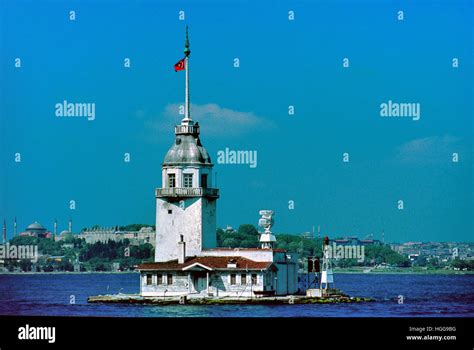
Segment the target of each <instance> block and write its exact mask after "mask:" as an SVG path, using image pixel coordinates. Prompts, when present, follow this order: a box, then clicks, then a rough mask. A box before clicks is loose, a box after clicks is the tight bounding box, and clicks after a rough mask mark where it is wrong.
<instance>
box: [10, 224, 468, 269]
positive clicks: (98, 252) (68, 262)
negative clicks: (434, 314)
mask: <svg viewBox="0 0 474 350" xmlns="http://www.w3.org/2000/svg"><path fill="white" fill-rule="evenodd" d="M143 226H152V225H138V224H132V225H128V226H124V227H123V228H133V229H140V228H141V227H143ZM216 233H217V245H218V246H219V247H230V248H237V247H241V248H255V247H259V245H260V244H259V232H258V230H257V229H256V228H255V226H253V225H251V224H243V225H240V226H239V227H238V229H237V230H223V229H220V228H219V229H217V232H216ZM276 238H277V241H276V246H275V247H276V248H279V249H285V250H287V251H290V252H296V253H298V254H299V256H300V257H302V258H303V259H301V264H300V265H301V267H303V260H304V258H305V257H321V256H322V245H323V239H322V238H310V237H304V236H301V235H294V234H284V233H281V234H276ZM9 243H10V245H37V246H38V251H39V252H40V254H41V256H42V258H40V259H39V260H38V262H37V263H33V262H31V261H29V260H6V262H5V267H6V268H7V269H9V270H10V271H14V270H15V269H16V270H18V269H20V270H22V271H31V270H36V271H45V272H47V271H75V270H76V271H77V269H79V270H80V271H111V270H120V271H127V270H133V269H134V268H135V267H136V265H138V264H140V263H143V262H152V261H153V259H154V248H153V246H152V245H151V244H149V243H145V244H140V245H130V241H129V240H128V239H123V240H121V241H112V240H110V241H108V242H96V243H93V244H89V243H86V242H85V240H84V239H80V238H77V236H74V235H69V236H67V237H63V239H62V240H61V241H55V240H53V239H49V238H40V237H31V236H17V237H14V238H12V239H11V240H10V242H9ZM364 249H365V252H364V253H365V259H364V261H357V260H356V259H340V260H336V261H334V265H335V266H338V267H343V268H344V267H352V266H375V265H380V264H386V265H389V266H396V267H408V266H411V262H410V260H409V259H408V258H407V257H405V256H402V255H400V254H398V253H397V252H395V251H393V250H392V249H391V248H390V246H388V245H384V244H380V245H366V246H365V248H364ZM75 265H76V266H75ZM414 265H418V266H428V267H440V264H439V262H434V261H433V260H432V259H420V260H419V261H418V262H416V263H415V264H414ZM451 267H454V268H458V269H461V270H462V269H467V270H472V269H473V268H474V266H473V262H466V261H463V260H459V259H458V260H454V261H453V262H451Z"/></svg>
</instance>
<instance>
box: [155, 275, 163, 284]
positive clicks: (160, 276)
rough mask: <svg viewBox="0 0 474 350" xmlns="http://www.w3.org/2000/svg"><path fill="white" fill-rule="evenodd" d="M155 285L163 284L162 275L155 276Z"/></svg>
mask: <svg viewBox="0 0 474 350" xmlns="http://www.w3.org/2000/svg"><path fill="white" fill-rule="evenodd" d="M156 284H163V275H162V274H161V273H159V274H158V275H157V276H156Z"/></svg>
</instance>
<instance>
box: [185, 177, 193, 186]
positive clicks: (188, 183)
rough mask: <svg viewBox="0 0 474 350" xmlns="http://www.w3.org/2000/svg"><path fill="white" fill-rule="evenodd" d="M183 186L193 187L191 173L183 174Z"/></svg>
mask: <svg viewBox="0 0 474 350" xmlns="http://www.w3.org/2000/svg"><path fill="white" fill-rule="evenodd" d="M183 187H193V174H184V181H183Z"/></svg>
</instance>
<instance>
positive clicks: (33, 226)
mask: <svg viewBox="0 0 474 350" xmlns="http://www.w3.org/2000/svg"><path fill="white" fill-rule="evenodd" d="M26 229H27V230H46V228H45V227H44V226H43V225H41V224H40V223H39V222H37V221H35V222H34V223H32V224H30V225H28V227H27V228H26Z"/></svg>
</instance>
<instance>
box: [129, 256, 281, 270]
mask: <svg viewBox="0 0 474 350" xmlns="http://www.w3.org/2000/svg"><path fill="white" fill-rule="evenodd" d="M194 264H199V265H201V266H203V267H206V268H207V269H209V270H266V269H268V268H270V267H271V266H273V267H274V268H275V266H274V265H273V262H271V261H253V260H250V259H246V258H243V257H241V256H197V257H188V258H186V261H185V262H184V264H178V260H170V261H167V262H158V263H147V264H141V265H138V269H139V270H187V268H188V267H189V268H190V267H191V266H192V265H194ZM228 264H236V267H228Z"/></svg>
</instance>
